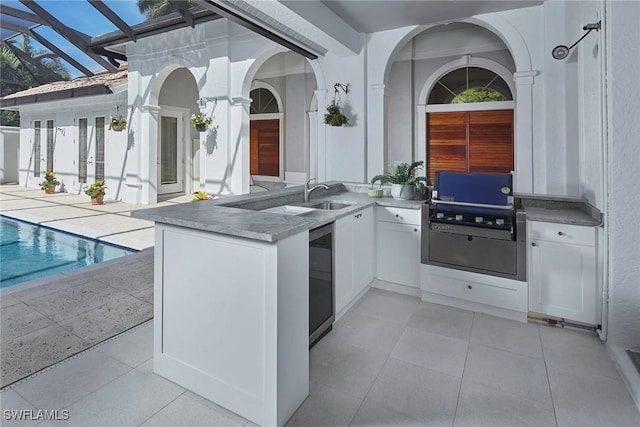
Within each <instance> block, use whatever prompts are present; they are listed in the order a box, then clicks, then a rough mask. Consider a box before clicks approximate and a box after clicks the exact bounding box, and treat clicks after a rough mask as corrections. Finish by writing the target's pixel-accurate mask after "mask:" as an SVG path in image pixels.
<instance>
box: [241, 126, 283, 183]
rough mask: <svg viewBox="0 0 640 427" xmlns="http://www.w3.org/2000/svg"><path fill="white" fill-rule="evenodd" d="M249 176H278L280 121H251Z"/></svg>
mask: <svg viewBox="0 0 640 427" xmlns="http://www.w3.org/2000/svg"><path fill="white" fill-rule="evenodd" d="M249 143H250V144H249V145H250V146H249V156H250V165H249V170H250V172H251V175H263V176H280V120H278V119H274V120H251V127H250V137H249Z"/></svg>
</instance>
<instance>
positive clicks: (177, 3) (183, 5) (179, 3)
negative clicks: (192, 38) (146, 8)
mask: <svg viewBox="0 0 640 427" xmlns="http://www.w3.org/2000/svg"><path fill="white" fill-rule="evenodd" d="M169 3H171V6H173V8H174V9H175V10H176V11H177V12H178V13H179V14H180V16H182V18H184V20H185V21H186V22H187V24H189V26H190V27H191V28H195V27H196V21H195V20H194V19H193V15H192V14H191V12H189V6H188V3H187V2H186V1H183V0H169Z"/></svg>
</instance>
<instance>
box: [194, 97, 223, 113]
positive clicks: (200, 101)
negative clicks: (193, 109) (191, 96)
mask: <svg viewBox="0 0 640 427" xmlns="http://www.w3.org/2000/svg"><path fill="white" fill-rule="evenodd" d="M209 102H213V109H214V110H215V109H216V106H217V105H218V98H209V97H202V98H200V99H198V107H200V109H201V110H203V109H205V108H207V103H209ZM212 112H213V110H212Z"/></svg>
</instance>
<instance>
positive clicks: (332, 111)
mask: <svg viewBox="0 0 640 427" xmlns="http://www.w3.org/2000/svg"><path fill="white" fill-rule="evenodd" d="M324 124H326V125H329V126H344V125H348V124H349V119H348V118H347V116H345V115H344V114H342V109H341V108H340V105H339V104H337V103H336V102H335V101H331V104H329V105H327V112H326V114H325V115H324Z"/></svg>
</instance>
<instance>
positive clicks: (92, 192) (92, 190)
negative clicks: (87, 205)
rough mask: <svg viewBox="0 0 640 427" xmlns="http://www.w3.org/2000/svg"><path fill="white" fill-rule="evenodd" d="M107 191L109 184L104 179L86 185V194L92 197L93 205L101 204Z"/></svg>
mask: <svg viewBox="0 0 640 427" xmlns="http://www.w3.org/2000/svg"><path fill="white" fill-rule="evenodd" d="M106 193H107V184H106V183H105V182H104V181H96V182H94V183H93V184H91V185H88V186H86V187H84V194H86V195H87V196H89V197H91V204H92V205H101V204H102V203H103V199H104V195H105V194H106Z"/></svg>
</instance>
